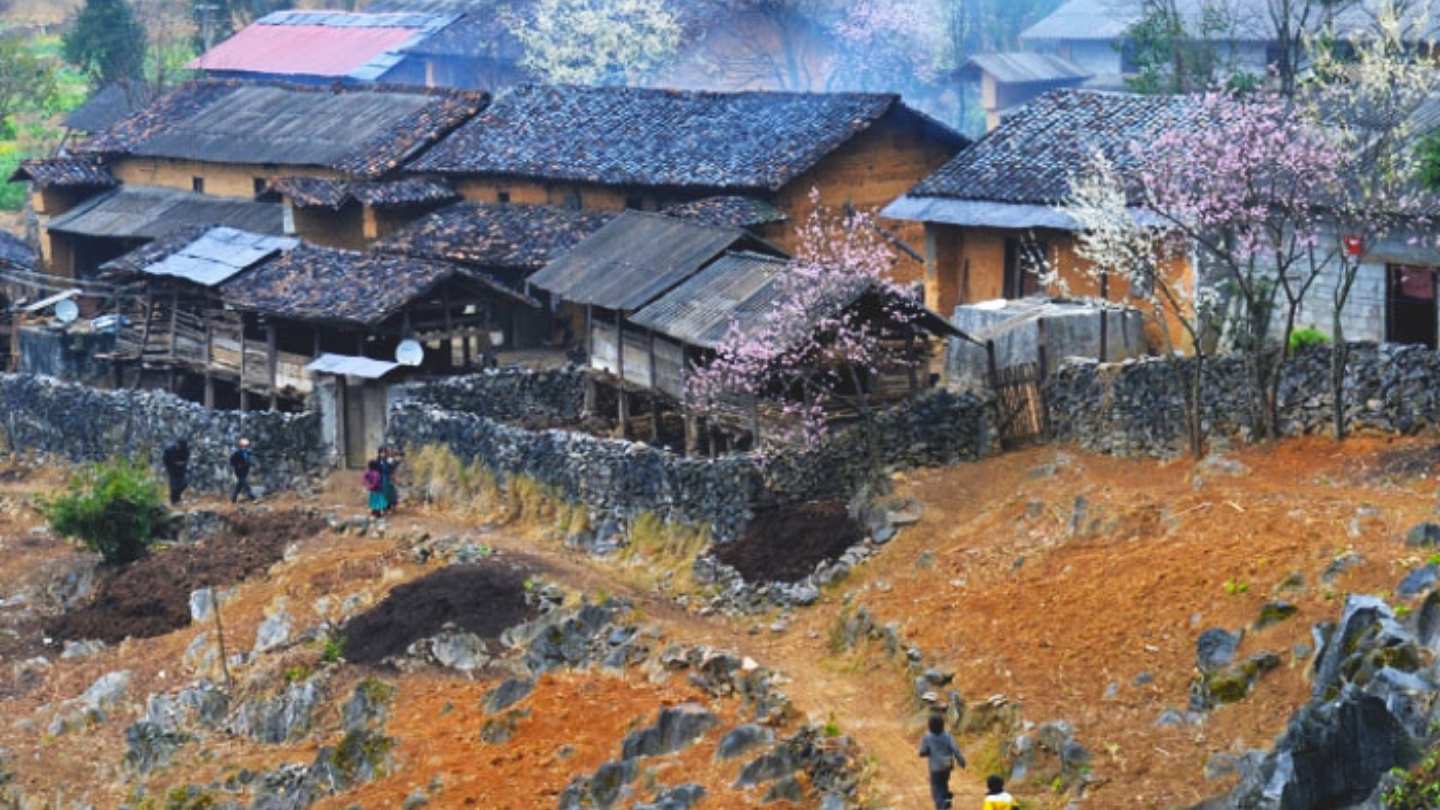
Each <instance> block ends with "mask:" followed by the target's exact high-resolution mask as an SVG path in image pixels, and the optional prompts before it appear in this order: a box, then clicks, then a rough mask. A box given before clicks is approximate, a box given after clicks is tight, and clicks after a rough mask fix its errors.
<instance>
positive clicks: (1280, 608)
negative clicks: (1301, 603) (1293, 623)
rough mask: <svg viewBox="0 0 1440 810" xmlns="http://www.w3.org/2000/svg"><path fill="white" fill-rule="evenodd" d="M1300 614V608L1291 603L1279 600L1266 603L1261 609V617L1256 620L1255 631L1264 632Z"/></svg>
mask: <svg viewBox="0 0 1440 810" xmlns="http://www.w3.org/2000/svg"><path fill="white" fill-rule="evenodd" d="M1299 612H1300V608H1297V607H1295V605H1293V604H1291V603H1290V602H1283V601H1279V600H1276V601H1273V602H1266V603H1265V604H1264V605H1262V606H1261V607H1260V616H1259V618H1257V619H1256V620H1255V629H1256V630H1263V629H1265V628H1267V627H1269V626H1271V625H1274V624H1279V623H1280V622H1283V621H1285V620H1287V619H1289V618H1291V617H1292V616H1294V615H1295V614H1296V613H1299Z"/></svg>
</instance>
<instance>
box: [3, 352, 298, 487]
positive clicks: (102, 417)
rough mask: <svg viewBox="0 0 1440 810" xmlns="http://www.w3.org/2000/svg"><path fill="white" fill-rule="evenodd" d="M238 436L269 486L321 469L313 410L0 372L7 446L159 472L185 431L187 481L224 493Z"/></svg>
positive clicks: (257, 476)
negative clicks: (279, 409)
mask: <svg viewBox="0 0 1440 810" xmlns="http://www.w3.org/2000/svg"><path fill="white" fill-rule="evenodd" d="M242 436H244V437H247V438H249V439H250V441H251V443H252V449H253V450H254V453H255V467H254V469H253V472H252V473H251V481H252V483H253V484H256V485H258V486H261V487H264V488H265V489H266V490H268V491H272V492H273V491H281V490H295V489H302V488H304V487H305V486H306V485H307V484H308V483H309V482H310V481H311V480H312V479H313V478H315V477H316V476H318V475H321V474H323V473H324V472H326V465H325V452H324V449H323V448H322V447H321V445H320V424H319V417H318V416H317V415H316V414H313V413H303V414H284V413H271V412H268V411H252V412H249V413H240V412H238V411H215V410H208V409H206V408H204V407H202V406H200V405H197V404H195V403H193V402H187V401H185V400H183V399H180V398H179V397H176V396H173V395H171V394H167V393H163V392H158V391H131V390H122V391H106V390H101V389H97V388H91V387H88V386H84V385H80V384H77V383H68V382H61V381H59V380H56V379H54V378H51V377H40V376H34V375H29V374H0V438H3V443H4V448H5V449H6V450H7V451H9V452H12V453H38V454H45V455H53V456H58V457H61V458H64V459H66V460H69V461H73V462H90V461H103V460H105V459H107V458H111V457H115V456H126V457H131V458H140V459H146V460H148V461H149V462H150V463H151V464H153V465H154V466H155V469H156V470H157V471H158V470H159V469H160V457H161V454H162V453H163V452H164V450H165V448H166V447H167V446H169V445H170V444H171V443H172V442H174V441H175V440H176V439H179V438H186V439H189V441H190V483H191V487H192V488H193V489H196V490H199V491H202V492H224V491H226V490H228V488H229V487H230V486H231V485H232V484H233V481H234V479H233V477H232V475H231V474H230V466H229V458H230V453H231V452H232V451H233V449H234V447H235V442H236V441H237V440H238V439H239V438H240V437H242Z"/></svg>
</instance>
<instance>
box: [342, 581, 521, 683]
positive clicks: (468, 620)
mask: <svg viewBox="0 0 1440 810" xmlns="http://www.w3.org/2000/svg"><path fill="white" fill-rule="evenodd" d="M530 573H531V569H528V568H527V567H524V566H517V565H512V564H507V563H503V562H498V561H491V562H485V563H479V564H476V565H453V566H450V567H448V568H445V569H443V570H441V571H436V572H435V573H433V574H430V575H429V576H426V577H423V578H421V579H418V580H416V581H414V582H411V583H408V584H405V585H402V586H400V587H398V588H396V589H395V590H393V591H391V592H390V595H389V596H387V597H386V598H385V600H384V601H383V602H381V603H380V604H378V605H376V606H375V607H373V608H371V609H370V610H369V611H366V612H365V613H362V614H360V615H359V616H356V617H355V618H353V619H351V620H350V621H349V622H347V623H346V624H345V626H344V627H343V628H341V630H340V633H341V635H343V636H344V637H345V660H347V661H350V662H353V663H357V664H379V663H380V662H382V661H384V660H385V659H387V658H390V657H391V656H396V655H401V654H403V653H404V652H405V650H406V649H407V648H408V647H409V646H410V645H411V644H414V643H415V642H417V641H419V640H421V639H425V638H430V637H431V636H434V635H436V634H437V633H439V632H440V631H441V630H442V629H445V628H446V626H447V625H448V626H451V627H453V628H455V629H457V630H462V631H464V632H467V633H474V634H475V635H477V636H479V637H480V638H482V639H485V640H487V641H491V640H494V639H498V638H499V637H500V634H501V633H502V632H504V631H505V630H506V629H507V628H510V627H514V626H515V625H517V624H521V623H523V622H525V621H527V620H529V619H531V618H533V617H534V616H535V609H534V608H533V607H531V606H530V605H529V604H528V603H527V602H526V600H525V582H526V580H527V579H528V578H529V575H530Z"/></svg>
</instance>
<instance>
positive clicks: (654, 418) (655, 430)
mask: <svg viewBox="0 0 1440 810" xmlns="http://www.w3.org/2000/svg"><path fill="white" fill-rule="evenodd" d="M649 348H650V441H651V443H652V444H654V443H658V442H659V441H660V385H659V383H658V381H657V380H656V379H655V330H654V329H651V330H650V347H649Z"/></svg>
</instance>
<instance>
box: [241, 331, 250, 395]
mask: <svg viewBox="0 0 1440 810" xmlns="http://www.w3.org/2000/svg"><path fill="white" fill-rule="evenodd" d="M245 319H246V315H245V313H243V312H242V313H240V412H241V413H244V412H246V411H248V410H250V390H249V389H247V388H246V387H245Z"/></svg>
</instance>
